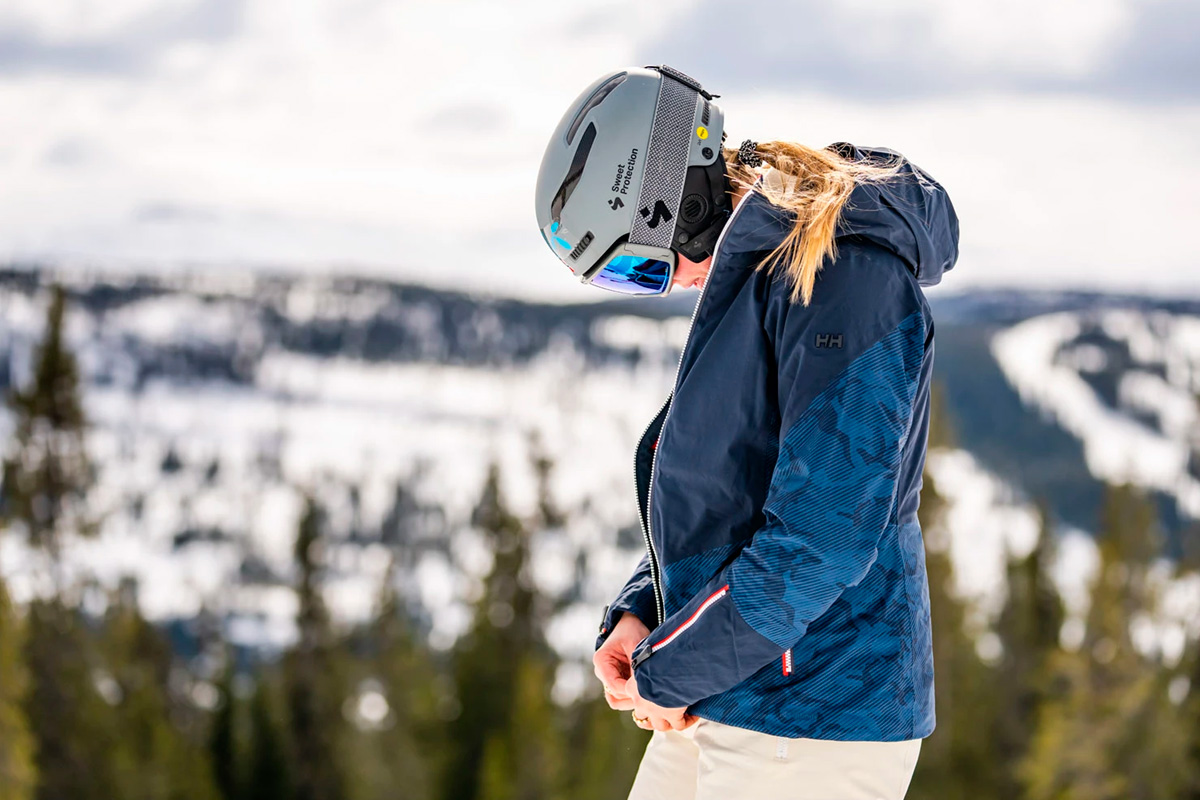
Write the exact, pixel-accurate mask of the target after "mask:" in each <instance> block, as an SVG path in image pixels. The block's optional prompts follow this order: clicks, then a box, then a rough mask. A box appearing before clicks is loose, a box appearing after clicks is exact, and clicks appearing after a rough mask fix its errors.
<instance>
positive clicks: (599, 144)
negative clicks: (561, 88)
mask: <svg viewBox="0 0 1200 800" xmlns="http://www.w3.org/2000/svg"><path fill="white" fill-rule="evenodd" d="M718 96H719V95H713V94H709V93H708V92H706V91H705V90H704V89H703V88H702V87H701V86H700V84H699V83H698V82H697V81H695V80H694V79H693V78H690V77H688V76H687V75H685V74H683V73H682V72H679V71H678V70H675V69H672V68H671V67H668V66H665V65H662V66H647V67H643V68H641V69H638V68H629V69H623V70H620V71H616V72H610V73H608V74H606V75H603V76H601V77H600V78H598V79H597V80H596V81H595V82H594V83H592V84H591V85H590V86H588V87H587V88H586V89H584V90H583V92H582V93H581V94H580V95H579V97H577V98H576V99H575V101H574V102H573V103H571V105H570V107H568V109H567V112H566V113H565V114H564V115H563V117H562V120H560V121H559V123H558V127H557V128H555V130H554V134H553V135H552V136H551V137H550V143H549V145H547V147H546V152H545V155H544V156H543V157H542V164H541V168H540V169H539V170H538V177H537V190H536V198H535V201H536V204H537V222H538V227H539V228H540V229H541V232H542V237H543V238H544V239H545V240H546V244H547V245H549V247H550V249H551V250H552V251H554V254H555V255H556V256H558V258H559V259H560V260H561V261H562V262H563V263H564V264H566V265H567V266H568V267H569V268H570V269H571V271H572V272H574V273H575V275H576V276H578V277H579V279H580V280H581V281H582V282H584V283H590V284H593V285H595V286H599V287H601V288H604V289H608V290H610V291H615V292H621V293H623V294H640V295H645V294H651V295H665V294H667V293H669V292H670V290H671V279H672V276H673V275H674V273H675V266H676V264H677V254H678V253H682V254H684V255H685V256H687V257H688V258H689V259H691V260H693V261H703V260H704V259H705V258H707V257H708V256H710V255H712V249H713V247H714V245H715V243H716V240H717V237H718V236H719V235H720V232H721V229H722V228H723V227H724V225H725V222H726V221H727V220H728V219H729V213H730V206H731V201H730V194H729V190H730V187H729V178H728V174H727V171H726V166H725V159H724V156H723V155H722V153H721V143H722V142H723V141H724V139H725V115H724V113H723V112H722V111H721V108H720V106H718V105H717V104H716V103H714V102H713V98H714V97H718Z"/></svg>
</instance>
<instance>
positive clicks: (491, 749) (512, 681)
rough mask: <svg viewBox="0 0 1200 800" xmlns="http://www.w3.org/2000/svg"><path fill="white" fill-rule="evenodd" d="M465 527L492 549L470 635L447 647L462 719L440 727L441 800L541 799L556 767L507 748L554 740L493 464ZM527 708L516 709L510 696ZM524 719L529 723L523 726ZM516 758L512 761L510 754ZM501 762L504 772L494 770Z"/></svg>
mask: <svg viewBox="0 0 1200 800" xmlns="http://www.w3.org/2000/svg"><path fill="white" fill-rule="evenodd" d="M472 524H473V525H475V526H476V527H477V528H479V529H480V530H481V531H483V532H484V533H485V534H486V536H487V537H488V539H489V541H490V544H491V546H492V552H493V564H492V570H491V572H490V573H489V574H488V576H487V578H486V579H485V581H484V590H483V594H482V596H481V597H480V599H479V601H478V603H477V604H476V606H475V614H474V619H473V621H472V624H471V628H470V630H469V631H468V632H467V633H466V634H464V636H462V637H461V638H460V639H459V641H458V642H457V643H456V645H455V648H454V654H453V656H454V676H455V685H456V686H457V689H458V696H459V702H460V704H461V708H462V712H461V714H460V715H459V716H458V717H457V719H455V720H453V721H452V722H451V723H450V725H449V736H450V740H451V742H453V745H454V749H453V750H452V752H451V753H450V756H449V762H448V765H447V770H446V772H445V776H444V782H443V791H442V797H444V798H447V800H449V798H456V800H457V799H458V798H462V800H482V798H485V797H486V798H492V797H503V796H505V794H504V793H505V792H508V791H519V794H518V795H516V796H519V797H521V798H522V800H526V799H527V798H537V797H545V796H548V795H549V793H550V792H552V791H553V790H554V786H553V785H551V784H555V783H557V782H558V781H559V779H560V776H559V772H560V771H559V766H560V765H559V764H553V765H551V763H550V762H551V761H552V760H553V756H551V755H543V754H544V753H546V751H545V750H543V743H542V742H541V740H540V739H539V740H538V741H531V742H529V743H528V750H524V749H522V747H523V745H524V744H525V743H518V742H515V741H513V735H514V731H528V730H531V729H537V730H539V731H541V732H543V733H547V734H548V735H554V733H555V731H556V728H557V725H558V724H559V723H558V715H556V714H554V713H553V711H552V707H551V704H550V703H549V700H548V696H549V692H550V688H551V686H550V684H551V682H552V677H553V675H554V671H553V665H554V664H555V663H556V660H555V657H554V654H553V651H552V650H551V649H550V647H549V645H548V644H547V643H546V641H545V639H544V637H543V635H542V630H543V627H544V625H545V621H546V613H547V608H546V600H545V598H543V597H541V596H540V594H539V593H538V592H537V590H536V587H535V586H534V585H533V581H532V580H531V577H530V575H529V570H528V567H527V564H528V561H529V532H528V530H527V528H526V526H525V525H524V524H523V523H522V521H521V520H520V519H519V518H517V517H516V516H514V515H513V514H512V513H511V512H510V511H509V510H508V507H507V505H506V503H505V501H504V498H503V496H502V494H501V491H500V470H499V467H498V466H497V465H496V464H495V463H493V464H492V465H491V466H490V468H489V470H488V476H487V480H486V482H485V485H484V489H483V493H482V496H481V498H480V500H479V503H478V504H477V505H476V507H475V510H474V513H473V515H472ZM518 697H520V698H521V702H522V703H526V704H529V705H528V707H527V708H524V709H518V708H517V707H516V705H517V698H518ZM531 717H532V719H531ZM518 753H520V754H518ZM505 759H511V760H512V762H513V763H512V764H511V765H510V766H508V767H506V766H505V765H504V763H502V762H503V761H504V760H505Z"/></svg>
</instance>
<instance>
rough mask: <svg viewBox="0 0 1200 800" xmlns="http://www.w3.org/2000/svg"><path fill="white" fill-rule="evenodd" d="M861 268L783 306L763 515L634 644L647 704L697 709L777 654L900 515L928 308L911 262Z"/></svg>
mask: <svg viewBox="0 0 1200 800" xmlns="http://www.w3.org/2000/svg"><path fill="white" fill-rule="evenodd" d="M861 266H862V265H861V264H855V265H854V268H853V269H852V268H851V265H850V264H843V263H841V262H838V263H835V264H833V265H832V266H830V267H829V268H828V269H826V270H824V271H823V273H822V277H821V279H820V280H819V281H818V284H817V286H816V288H815V291H814V295H813V302H812V304H811V305H810V306H808V307H805V306H802V305H799V304H796V305H792V306H785V307H783V308H782V310H780V311H779V312H778V313H777V317H778V321H776V322H775V323H774V332H773V334H772V336H773V340H774V348H775V354H776V361H777V365H778V366H777V375H778V392H779V409H780V442H779V451H778V456H777V459H776V463H775V466H774V470H773V472H772V476H771V482H770V486H769V487H768V491H767V495H766V500H765V502H764V505H763V516H764V519H765V522H764V524H763V525H762V526H761V527H760V528H759V529H758V530H757V531H756V532H755V533H754V535H753V536H752V537H751V538H750V539H749V541H748V543H747V544H746V545H745V546H744V547H743V548H742V549H741V551H740V552H739V553H738V554H737V556H736V557H735V558H733V559H732V560H731V561H730V562H728V563H727V564H726V565H725V567H724V568H723V569H721V571H720V572H719V573H717V575H716V576H714V577H713V578H712V579H711V580H710V581H709V582H708V584H707V585H706V586H705V587H704V588H703V589H702V590H701V591H700V592H698V593H697V594H696V595H695V596H693V597H692V598H691V600H690V601H689V602H688V603H687V604H686V605H685V606H684V607H683V608H681V609H680V610H679V611H678V612H677V613H675V614H673V615H671V616H670V617H668V618H667V619H666V620H665V621H664V622H663V623H662V624H661V625H659V626H658V627H657V628H655V629H654V630H652V631H651V633H650V635H649V636H647V637H646V638H645V639H644V640H643V641H642V642H641V643H640V644H639V645H638V646H637V648H636V649H635V650H634V653H633V658H632V661H633V666H634V675H635V676H636V678H637V682H638V691H639V692H640V693H641V695H642V696H643V697H645V698H646V699H648V700H650V701H651V702H654V703H656V704H658V705H661V706H666V707H672V708H674V707H681V706H689V705H691V704H692V703H695V702H696V701H698V700H701V699H703V698H705V697H709V696H711V695H714V694H719V693H720V692H723V691H725V690H727V689H730V688H732V687H733V686H735V685H736V684H738V683H740V682H741V681H743V680H745V679H746V678H748V677H750V676H751V675H753V674H754V673H755V672H757V671H758V670H760V669H762V668H763V667H765V666H766V665H768V664H769V663H771V662H772V661H773V660H778V659H779V658H780V656H781V655H782V654H783V652H784V651H785V650H787V649H788V648H791V647H793V646H795V645H796V643H797V642H798V641H799V640H800V639H801V638H802V637H803V636H804V635H805V632H806V631H807V629H808V627H809V625H811V624H812V622H813V620H815V619H817V618H818V617H820V616H821V614H823V613H824V612H825V611H826V609H828V608H829V607H830V606H831V605H832V604H833V603H834V602H835V601H836V600H837V599H838V597H839V596H840V595H841V594H842V592H843V591H844V590H845V589H846V587H848V586H854V585H856V584H858V583H859V582H860V581H861V580H862V579H863V577H864V576H865V575H866V574H867V571H868V570H869V569H870V568H871V566H872V564H873V563H874V562H875V559H876V557H877V555H878V546H879V542H880V540H881V537H882V536H883V535H884V534H885V531H886V529H887V528H888V526H889V524H891V523H894V521H895V520H894V519H893V517H894V513H895V510H894V509H895V501H896V487H897V480H898V475H899V471H900V464H901V452H902V450H903V449H904V446H905V443H906V440H907V437H908V432H909V430H910V423H911V421H912V413H913V405H914V399H915V396H916V392H917V388H918V383H919V381H920V376H921V372H922V364H923V359H924V354H925V347H926V327H927V321H926V316H925V311H924V310H923V309H924V308H927V306H924V305H923V301H922V298H921V295H920V290H919V288H917V286H916V285H915V281H913V279H912V278H911V276H910V275H909V274H907V271H906V270H904V268H903V267H898V268H897V269H896V270H890V269H889V268H888V264H881V263H878V262H877V261H876V262H871V263H868V264H867V265H866V266H868V267H870V269H869V270H864V269H862V268H860V267H861ZM901 273H903V274H901ZM873 276H882V277H873ZM777 307H779V306H778V305H777Z"/></svg>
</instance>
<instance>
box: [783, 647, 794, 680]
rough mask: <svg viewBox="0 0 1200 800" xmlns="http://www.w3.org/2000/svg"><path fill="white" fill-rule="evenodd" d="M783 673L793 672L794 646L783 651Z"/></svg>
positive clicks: (789, 673)
mask: <svg viewBox="0 0 1200 800" xmlns="http://www.w3.org/2000/svg"><path fill="white" fill-rule="evenodd" d="M783 674H784V675H791V674H792V648H790V647H789V648H788V649H787V650H784V651H783Z"/></svg>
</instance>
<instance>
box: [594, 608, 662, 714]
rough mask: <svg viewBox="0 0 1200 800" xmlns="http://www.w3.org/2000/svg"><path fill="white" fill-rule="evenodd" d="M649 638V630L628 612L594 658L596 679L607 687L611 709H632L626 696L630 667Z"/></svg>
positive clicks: (630, 700) (631, 669)
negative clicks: (634, 655)
mask: <svg viewBox="0 0 1200 800" xmlns="http://www.w3.org/2000/svg"><path fill="white" fill-rule="evenodd" d="M649 635H650V629H649V628H647V627H646V625H645V624H644V623H643V622H642V621H641V620H640V619H638V618H637V617H636V616H635V615H633V614H630V613H629V612H628V611H626V612H624V613H623V614H621V618H620V619H619V620H618V621H617V624H616V625H615V626H614V627H613V629H612V633H610V634H609V635H608V638H607V639H605V640H604V644H602V645H601V646H600V649H599V650H597V651H596V654H595V655H594V656H592V666H593V667H594V668H595V671H596V677H597V678H599V679H600V683H601V684H603V685H604V699H605V700H606V701H608V705H609V707H610V708H615V709H616V710H618V711H630V710H632V709H633V700H632V699H631V698H630V697H629V695H627V694H625V681H627V680H628V679H629V676H630V675H632V674H633V667H632V666H630V664H629V658H630V655H631V654H632V653H633V649H634V648H635V647H637V646H638V644H639V643H640V642H641V641H642V639H645V638H646V637H647V636H649Z"/></svg>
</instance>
